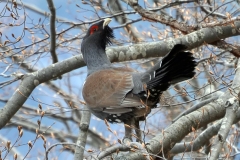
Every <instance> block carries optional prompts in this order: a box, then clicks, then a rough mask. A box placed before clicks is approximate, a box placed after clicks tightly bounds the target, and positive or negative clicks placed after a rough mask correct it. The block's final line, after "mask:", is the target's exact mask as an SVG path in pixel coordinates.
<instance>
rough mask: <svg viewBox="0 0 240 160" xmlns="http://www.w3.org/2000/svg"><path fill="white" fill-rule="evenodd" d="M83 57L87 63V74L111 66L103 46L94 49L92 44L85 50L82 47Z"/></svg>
mask: <svg viewBox="0 0 240 160" xmlns="http://www.w3.org/2000/svg"><path fill="white" fill-rule="evenodd" d="M83 59H84V62H85V63H86V64H87V69H88V74H91V73H92V72H94V71H97V70H99V69H102V68H107V67H110V66H111V62H110V61H109V59H108V57H107V54H106V52H105V49H103V48H98V49H96V48H95V47H94V46H91V47H89V48H87V50H85V49H84V50H83Z"/></svg>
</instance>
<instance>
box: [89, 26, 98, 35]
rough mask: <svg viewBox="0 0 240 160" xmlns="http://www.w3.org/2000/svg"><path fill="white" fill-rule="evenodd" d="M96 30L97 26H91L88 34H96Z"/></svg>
mask: <svg viewBox="0 0 240 160" xmlns="http://www.w3.org/2000/svg"><path fill="white" fill-rule="evenodd" d="M97 30H98V26H92V27H91V28H90V34H93V33H94V32H96V31H97Z"/></svg>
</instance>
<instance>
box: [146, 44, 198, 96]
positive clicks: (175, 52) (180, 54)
mask: <svg viewBox="0 0 240 160" xmlns="http://www.w3.org/2000/svg"><path fill="white" fill-rule="evenodd" d="M185 49H187V46H185V45H182V44H177V45H175V46H174V47H173V49H172V50H171V51H170V52H169V53H168V54H167V55H166V56H165V57H164V58H163V59H162V62H161V64H160V68H158V69H157V70H156V71H154V75H155V76H154V78H152V79H151V80H150V81H148V82H147V90H148V91H149V93H150V94H149V98H150V99H149V100H151V99H158V98H159V96H160V94H162V92H163V91H165V90H167V89H168V88H169V86H170V85H171V84H175V83H178V82H181V81H184V80H187V79H190V78H192V77H193V76H194V75H195V72H194V69H195V67H196V65H197V63H196V62H195V61H194V57H193V56H192V53H191V52H184V50H185Z"/></svg>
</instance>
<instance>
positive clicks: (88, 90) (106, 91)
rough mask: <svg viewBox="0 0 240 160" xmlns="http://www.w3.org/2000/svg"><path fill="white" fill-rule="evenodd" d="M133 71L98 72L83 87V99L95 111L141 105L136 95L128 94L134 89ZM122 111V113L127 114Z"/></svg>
mask: <svg viewBox="0 0 240 160" xmlns="http://www.w3.org/2000/svg"><path fill="white" fill-rule="evenodd" d="M132 72H133V71H132V70H130V69H128V68H111V69H103V70H99V71H96V72H94V73H92V74H91V75H89V76H88V77H87V79H86V82H85V84H84V87H83V98H84V100H85V101H86V103H87V105H88V106H89V107H90V108H91V109H94V110H101V109H103V108H104V109H105V111H107V110H109V112H110V110H112V109H116V108H125V107H134V106H139V105H141V101H140V99H139V98H137V97H136V95H132V97H131V95H129V94H128V93H129V92H130V91H131V90H132V89H133V88H134V82H133V76H132ZM127 111H128V110H127V109H125V110H124V109H122V112H127Z"/></svg>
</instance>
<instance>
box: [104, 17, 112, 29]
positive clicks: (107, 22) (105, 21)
mask: <svg viewBox="0 0 240 160" xmlns="http://www.w3.org/2000/svg"><path fill="white" fill-rule="evenodd" d="M111 20H112V19H111V18H106V19H104V22H103V28H105V27H106V26H107V25H108V24H109V23H110V22H111Z"/></svg>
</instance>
